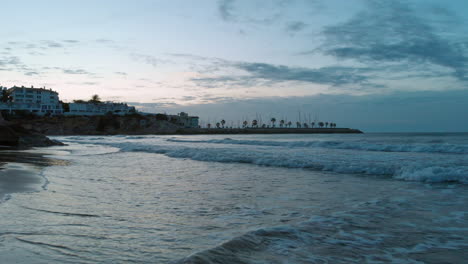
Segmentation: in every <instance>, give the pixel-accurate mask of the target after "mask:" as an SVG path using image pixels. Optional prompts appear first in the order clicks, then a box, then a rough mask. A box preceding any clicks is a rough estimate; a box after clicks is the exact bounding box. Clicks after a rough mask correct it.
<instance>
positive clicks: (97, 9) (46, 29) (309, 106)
mask: <svg viewBox="0 0 468 264" xmlns="http://www.w3.org/2000/svg"><path fill="white" fill-rule="evenodd" d="M0 4H1V5H0V8H1V11H2V12H1V13H2V16H1V21H2V22H1V26H0V85H2V86H7V87H11V86H13V85H19V86H21V85H24V86H28V87H29V86H34V87H46V88H51V89H53V90H55V91H57V92H59V95H60V98H61V99H62V100H63V101H67V102H70V101H72V100H73V99H88V98H90V97H91V96H92V95H93V94H98V95H100V97H101V98H102V99H103V100H109V101H117V102H129V103H130V104H132V105H135V106H137V108H138V109H139V110H140V111H145V112H160V113H163V112H166V113H177V112H180V111H186V112H189V114H193V115H198V116H200V120H201V121H202V123H207V122H210V123H215V122H216V121H219V120H221V119H226V120H228V124H232V125H233V126H237V124H238V123H239V122H241V120H246V119H247V120H252V119H255V118H262V120H269V119H270V118H272V117H275V118H276V119H278V120H279V119H286V120H291V121H293V122H296V121H298V120H301V122H310V121H328V122H335V123H337V124H338V126H340V127H353V128H360V129H362V130H364V131H366V132H398V131H401V132H437V131H439V132H450V131H453V132H467V131H468V25H467V24H468V1H465V0H447V1H441V0H437V1H436V0H411V1H410V0H407V1H403V0H401V1H397V0H395V1H393V0H385V1H384V0H381V1H378V0H349V1H342V0H199V1H189V0H171V1H167V0H166V1H162V0H161V1H159V0H138V1H136V0H112V1H110V0H100V1H94V0H92V1H91V0H81V1H71V0H70V1H62V0H43V1H35V0H0Z"/></svg>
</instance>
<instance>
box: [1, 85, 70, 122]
mask: <svg viewBox="0 0 468 264" xmlns="http://www.w3.org/2000/svg"><path fill="white" fill-rule="evenodd" d="M4 91H5V90H3V91H2V92H4ZM6 93H7V94H8V96H9V97H10V100H9V101H8V102H3V103H1V104H0V110H8V111H10V112H14V111H16V110H24V111H29V112H31V113H34V114H36V115H46V114H50V115H61V114H63V108H62V104H61V103H60V101H59V97H58V93H57V92H55V91H52V90H50V89H49V90H48V89H45V88H34V87H31V88H26V87H24V86H22V87H17V86H14V87H12V88H10V89H7V90H6Z"/></svg>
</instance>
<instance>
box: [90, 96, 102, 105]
mask: <svg viewBox="0 0 468 264" xmlns="http://www.w3.org/2000/svg"><path fill="white" fill-rule="evenodd" d="M89 102H90V103H95V104H97V103H100V102H101V98H100V97H99V95H97V94H95V95H93V96H91V100H89Z"/></svg>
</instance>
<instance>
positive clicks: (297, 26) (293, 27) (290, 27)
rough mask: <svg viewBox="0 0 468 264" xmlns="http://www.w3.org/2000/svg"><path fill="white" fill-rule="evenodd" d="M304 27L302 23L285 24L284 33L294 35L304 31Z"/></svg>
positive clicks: (305, 25) (304, 24)
mask: <svg viewBox="0 0 468 264" xmlns="http://www.w3.org/2000/svg"><path fill="white" fill-rule="evenodd" d="M306 27H307V24H306V23H304V22H302V21H294V22H289V23H287V24H286V32H288V33H291V34H294V33H297V32H299V31H302V30H304V29H305V28H306Z"/></svg>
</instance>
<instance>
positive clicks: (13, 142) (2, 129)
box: [0, 125, 19, 146]
mask: <svg viewBox="0 0 468 264" xmlns="http://www.w3.org/2000/svg"><path fill="white" fill-rule="evenodd" d="M18 141H19V136H18V134H16V132H15V131H14V130H13V129H11V128H10V127H8V126H5V125H0V145H3V146H17V145H18Z"/></svg>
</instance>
